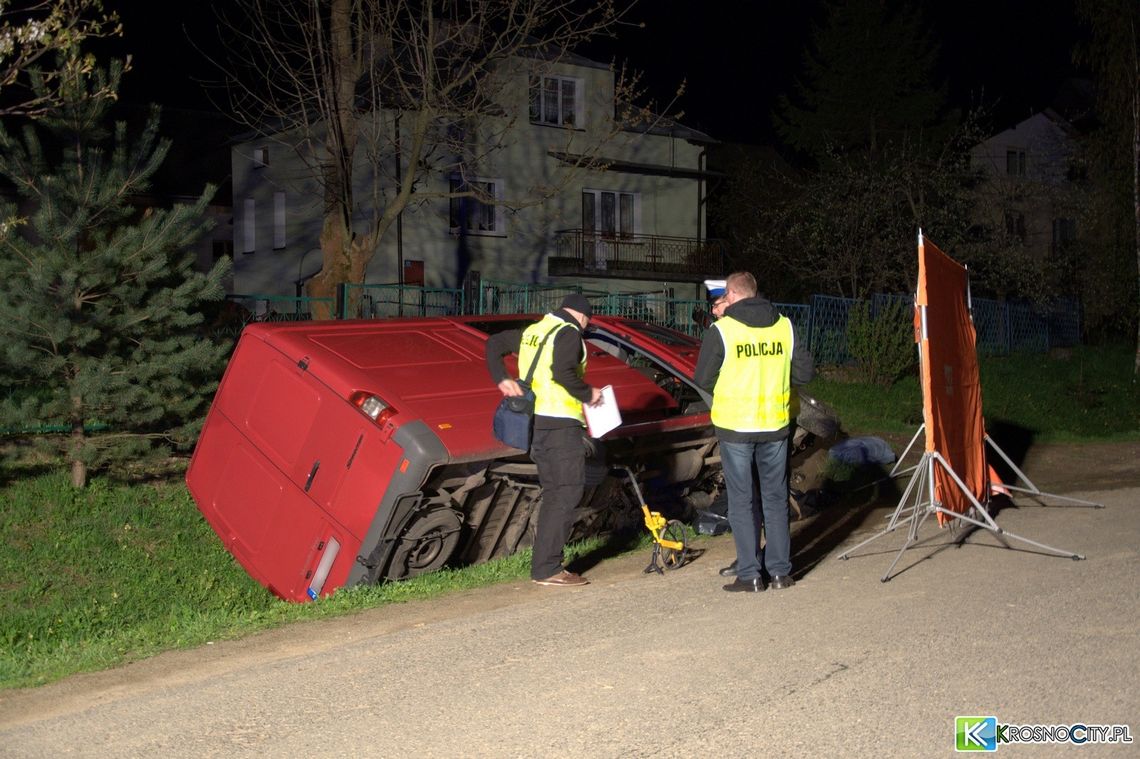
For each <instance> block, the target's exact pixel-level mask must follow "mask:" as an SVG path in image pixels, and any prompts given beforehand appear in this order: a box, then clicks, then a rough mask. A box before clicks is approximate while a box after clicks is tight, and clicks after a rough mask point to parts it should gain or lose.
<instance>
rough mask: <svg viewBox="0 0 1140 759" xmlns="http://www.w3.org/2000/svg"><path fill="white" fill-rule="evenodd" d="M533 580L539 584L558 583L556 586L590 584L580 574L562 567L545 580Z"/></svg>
mask: <svg viewBox="0 0 1140 759" xmlns="http://www.w3.org/2000/svg"><path fill="white" fill-rule="evenodd" d="M533 582H536V583H538V584H539V585H558V586H565V587H569V586H571V585H589V584H590V581H589V580H587V579H586V578H585V577H583V576H582V575H579V574H574V573H573V572H568V571H566V570H565V569H563V570H562V571H561V572H559V573H558V574H556V575H554V576H553V577H547V578H546V579H545V580H534V581H533Z"/></svg>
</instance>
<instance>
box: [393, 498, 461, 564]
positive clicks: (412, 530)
mask: <svg viewBox="0 0 1140 759" xmlns="http://www.w3.org/2000/svg"><path fill="white" fill-rule="evenodd" d="M461 526H462V525H461V522H460V519H459V514H458V513H456V512H455V511H453V510H451V509H449V508H447V507H446V506H431V507H429V508H427V509H425V510H423V511H421V512H419V513H418V514H416V515H415V516H414V517H412V519H411V523H410V524H409V525H408V527H407V529H406V530H404V533H403V534H402V535H401V536H400V541H399V544H398V545H397V546H396V550H395V552H394V553H393V554H392V563H391V564H389V565H388V579H389V580H405V579H407V578H409V577H415V576H416V575H422V574H425V573H427V572H434V571H435V570H437V569H439V568H440V567H442V566H443V565H444V564H446V563H447V560H448V559H450V558H451V554H453V553H454V552H455V547H456V546H457V545H458V544H459V531H460V527H461Z"/></svg>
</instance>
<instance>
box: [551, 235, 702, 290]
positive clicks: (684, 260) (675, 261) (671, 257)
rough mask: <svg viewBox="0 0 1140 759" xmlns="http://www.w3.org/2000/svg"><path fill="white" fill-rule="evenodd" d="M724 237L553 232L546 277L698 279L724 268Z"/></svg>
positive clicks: (694, 280)
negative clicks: (712, 238) (709, 238)
mask: <svg viewBox="0 0 1140 759" xmlns="http://www.w3.org/2000/svg"><path fill="white" fill-rule="evenodd" d="M724 254H725V251H724V241H723V240H698V239H696V238H692V237H665V236H661V235H620V234H619V235H604V234H598V233H595V232H588V233H587V232H584V231H583V230H581V229H563V230H559V231H558V232H557V233H555V238H554V251H553V252H552V253H551V256H550V258H549V259H548V264H547V266H548V273H549V274H550V276H560V275H561V276H566V275H585V276H591V277H622V278H626V279H629V278H635V279H636V278H650V279H660V278H662V277H665V278H668V279H674V280H682V281H692V282H699V281H701V280H703V279H705V278H706V277H709V276H710V275H714V274H721V273H723V272H724V265H725V264H724Z"/></svg>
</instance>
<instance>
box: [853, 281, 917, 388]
mask: <svg viewBox="0 0 1140 759" xmlns="http://www.w3.org/2000/svg"><path fill="white" fill-rule="evenodd" d="M913 313H914V312H913V309H912V307H911V305H910V304H909V303H906V302H904V301H902V300H895V301H891V302H890V303H889V304H888V305H886V306H883V307H882V308H880V309H879V311H878V313H877V314H875V313H872V310H871V304H870V303H869V302H868V301H862V302H860V303H858V304H856V305H855V306H853V307H852V308H851V312H850V315H849V316H848V320H847V351H848V353H850V354H851V357H852V358H853V359H854V360H855V365H856V367H857V369H858V371H859V374H860V376H861V379H863V381H865V382H869V383H872V384H876V385H882V386H884V387H890V386H891V385H893V384H895V382H897V381H898V380H900V379H901V378H903V377H905V376H906V375H908V374H911V373H913V372H914V371H915V368H916V366H917V365H918V353H917V351H916V349H915V347H914V326H913V322H912V315H913Z"/></svg>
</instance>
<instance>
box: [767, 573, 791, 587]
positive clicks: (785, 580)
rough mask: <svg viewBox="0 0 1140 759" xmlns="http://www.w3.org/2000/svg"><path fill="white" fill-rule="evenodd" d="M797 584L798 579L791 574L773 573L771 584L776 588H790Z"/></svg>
mask: <svg viewBox="0 0 1140 759" xmlns="http://www.w3.org/2000/svg"><path fill="white" fill-rule="evenodd" d="M795 584H796V581H795V580H793V579H792V576H791V575H772V582H771V585H772V587H773V588H775V589H776V590H783V589H784V588H790V587H792V586H793V585H795Z"/></svg>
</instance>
